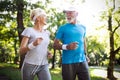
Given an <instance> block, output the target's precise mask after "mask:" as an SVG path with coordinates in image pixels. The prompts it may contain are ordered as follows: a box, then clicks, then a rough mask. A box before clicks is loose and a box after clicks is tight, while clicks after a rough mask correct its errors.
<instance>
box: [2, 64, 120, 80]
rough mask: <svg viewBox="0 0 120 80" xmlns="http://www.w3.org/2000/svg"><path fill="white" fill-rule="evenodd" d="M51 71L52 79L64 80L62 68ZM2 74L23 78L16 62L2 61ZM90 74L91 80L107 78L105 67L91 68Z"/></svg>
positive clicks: (12, 77)
mask: <svg viewBox="0 0 120 80" xmlns="http://www.w3.org/2000/svg"><path fill="white" fill-rule="evenodd" d="M50 72H51V77H52V80H62V77H61V69H60V68H56V69H52V70H50ZM116 73H117V75H119V74H120V72H116ZM0 75H6V76H7V77H8V78H9V79H10V80H21V74H20V69H18V65H15V64H5V63H0ZM90 76H91V80H107V79H106V70H103V69H96V68H90ZM35 80H37V77H35ZM76 80H77V79H76ZM118 80H120V79H118Z"/></svg>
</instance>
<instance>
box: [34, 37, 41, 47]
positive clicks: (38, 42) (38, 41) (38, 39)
mask: <svg viewBox="0 0 120 80" xmlns="http://www.w3.org/2000/svg"><path fill="white" fill-rule="evenodd" d="M42 40H43V38H41V37H40V38H37V39H36V40H35V41H34V42H33V45H34V46H37V45H39V44H40V43H41V42H42Z"/></svg>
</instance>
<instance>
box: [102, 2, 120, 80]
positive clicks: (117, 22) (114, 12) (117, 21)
mask: <svg viewBox="0 0 120 80" xmlns="http://www.w3.org/2000/svg"><path fill="white" fill-rule="evenodd" d="M115 1H116V2H117V3H119V1H117V0H112V3H113V6H112V7H111V5H109V1H108V0H107V7H108V11H107V12H106V11H105V12H104V19H105V20H106V19H107V20H108V31H109V47H110V50H109V63H108V68H107V78H109V79H110V80H116V78H115V77H114V75H113V71H114V70H113V69H114V65H115V58H116V57H115V56H116V54H118V53H119V51H120V45H119V44H117V43H118V42H119V41H120V38H119V37H120V36H119V34H118V33H117V32H116V31H117V29H118V28H119V27H120V18H119V17H118V16H120V8H118V9H117V8H116V5H115ZM115 35H117V36H115ZM115 39H116V40H115ZM116 44H117V45H116Z"/></svg>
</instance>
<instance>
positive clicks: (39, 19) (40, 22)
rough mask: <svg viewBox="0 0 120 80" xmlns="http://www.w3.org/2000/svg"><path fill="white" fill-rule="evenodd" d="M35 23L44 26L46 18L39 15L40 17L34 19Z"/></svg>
mask: <svg viewBox="0 0 120 80" xmlns="http://www.w3.org/2000/svg"><path fill="white" fill-rule="evenodd" d="M36 22H37V23H38V24H44V25H46V24H47V16H46V15H40V16H38V17H37V19H36Z"/></svg>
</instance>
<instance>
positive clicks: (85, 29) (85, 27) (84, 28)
mask: <svg viewBox="0 0 120 80" xmlns="http://www.w3.org/2000/svg"><path fill="white" fill-rule="evenodd" d="M83 29H84V35H83V37H86V27H85V26H83Z"/></svg>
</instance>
